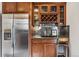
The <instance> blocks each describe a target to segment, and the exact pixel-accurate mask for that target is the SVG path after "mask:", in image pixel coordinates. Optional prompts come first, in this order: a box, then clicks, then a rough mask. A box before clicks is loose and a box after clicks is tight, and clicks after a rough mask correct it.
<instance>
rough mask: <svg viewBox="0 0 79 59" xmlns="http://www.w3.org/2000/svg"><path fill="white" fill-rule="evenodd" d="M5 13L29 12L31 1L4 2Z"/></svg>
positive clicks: (3, 10)
mask: <svg viewBox="0 0 79 59" xmlns="http://www.w3.org/2000/svg"><path fill="white" fill-rule="evenodd" d="M2 8H3V9H2V12H3V13H29V10H30V9H29V8H30V3H29V2H3V3H2Z"/></svg>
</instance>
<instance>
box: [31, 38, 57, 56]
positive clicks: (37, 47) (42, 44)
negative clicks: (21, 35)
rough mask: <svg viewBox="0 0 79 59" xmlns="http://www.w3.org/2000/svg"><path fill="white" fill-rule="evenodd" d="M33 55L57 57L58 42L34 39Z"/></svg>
mask: <svg viewBox="0 0 79 59" xmlns="http://www.w3.org/2000/svg"><path fill="white" fill-rule="evenodd" d="M31 53H32V56H33V57H55V56H56V44H55V43H54V41H53V40H50V39H49V40H40V39H35V40H34V39H33V40H32V50H31Z"/></svg>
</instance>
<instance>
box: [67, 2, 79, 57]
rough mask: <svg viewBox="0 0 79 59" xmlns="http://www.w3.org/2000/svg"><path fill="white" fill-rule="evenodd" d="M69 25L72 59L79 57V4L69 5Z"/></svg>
mask: <svg viewBox="0 0 79 59" xmlns="http://www.w3.org/2000/svg"><path fill="white" fill-rule="evenodd" d="M67 24H68V25H70V51H71V57H78V56H79V3H78V2H68V3H67Z"/></svg>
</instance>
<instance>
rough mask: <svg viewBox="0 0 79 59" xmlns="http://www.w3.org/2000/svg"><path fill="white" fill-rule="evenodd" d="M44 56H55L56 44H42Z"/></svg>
mask: <svg viewBox="0 0 79 59" xmlns="http://www.w3.org/2000/svg"><path fill="white" fill-rule="evenodd" d="M44 56H45V57H55V56H56V44H44Z"/></svg>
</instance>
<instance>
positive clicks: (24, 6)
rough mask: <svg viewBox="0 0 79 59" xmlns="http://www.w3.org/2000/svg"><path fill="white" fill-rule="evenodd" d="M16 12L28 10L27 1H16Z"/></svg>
mask: <svg viewBox="0 0 79 59" xmlns="http://www.w3.org/2000/svg"><path fill="white" fill-rule="evenodd" d="M17 12H24V13H26V12H29V3H28V2H19V3H17Z"/></svg>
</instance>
